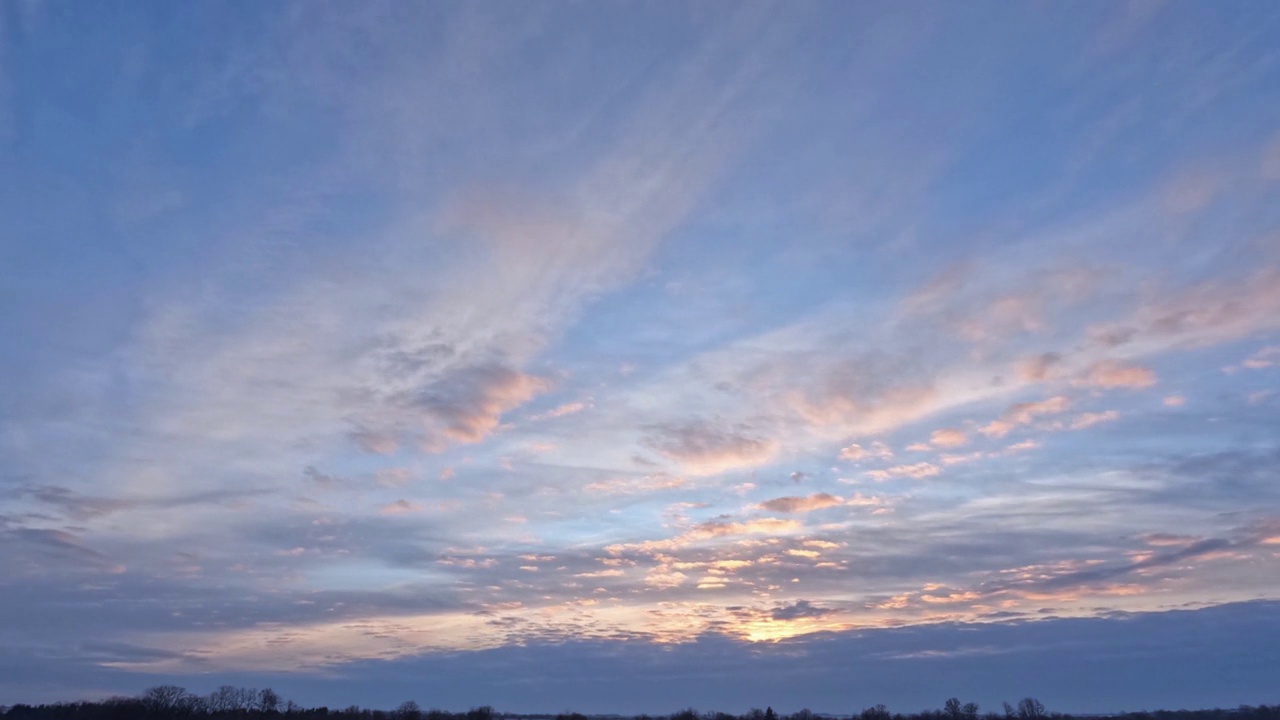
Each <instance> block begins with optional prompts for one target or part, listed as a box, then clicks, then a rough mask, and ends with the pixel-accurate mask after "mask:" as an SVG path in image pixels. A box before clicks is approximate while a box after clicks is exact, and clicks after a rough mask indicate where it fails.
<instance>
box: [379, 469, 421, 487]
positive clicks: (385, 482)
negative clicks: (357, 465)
mask: <svg viewBox="0 0 1280 720" xmlns="http://www.w3.org/2000/svg"><path fill="white" fill-rule="evenodd" d="M412 478H413V471H411V470H410V469H409V468H402V467H393V468H383V469H381V470H379V471H378V472H376V473H374V475H373V482H374V483H375V484H376V485H377V486H378V487H384V488H394V487H404V486H405V485H407V484H408V483H409V480H411V479H412Z"/></svg>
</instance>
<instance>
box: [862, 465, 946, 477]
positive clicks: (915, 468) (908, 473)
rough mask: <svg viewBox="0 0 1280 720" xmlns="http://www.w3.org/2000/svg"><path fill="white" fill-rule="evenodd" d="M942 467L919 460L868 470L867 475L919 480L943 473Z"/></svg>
mask: <svg viewBox="0 0 1280 720" xmlns="http://www.w3.org/2000/svg"><path fill="white" fill-rule="evenodd" d="M941 474H942V468H940V467H938V466H937V465H934V464H933V463H927V462H918V463H912V464H910V465H895V466H893V467H891V468H885V469H884V470H868V471H867V472H866V473H865V475H866V476H867V477H869V478H871V479H873V480H890V479H892V478H912V479H915V480H919V479H922V478H927V477H934V476H935V475H941Z"/></svg>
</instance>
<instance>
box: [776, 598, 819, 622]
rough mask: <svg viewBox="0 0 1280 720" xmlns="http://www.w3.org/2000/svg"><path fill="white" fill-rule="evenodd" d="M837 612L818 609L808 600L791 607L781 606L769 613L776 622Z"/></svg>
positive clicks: (793, 604)
mask: <svg viewBox="0 0 1280 720" xmlns="http://www.w3.org/2000/svg"><path fill="white" fill-rule="evenodd" d="M833 612H835V610H834V609H831V608H824V607H818V606H817V605H814V604H813V603H811V602H809V601H808V600H797V601H795V602H793V603H791V604H790V605H779V606H778V607H776V608H774V609H773V612H771V613H769V617H771V618H773V619H774V620H796V619H799V618H813V617H822V616H824V615H830V614H831V613H833Z"/></svg>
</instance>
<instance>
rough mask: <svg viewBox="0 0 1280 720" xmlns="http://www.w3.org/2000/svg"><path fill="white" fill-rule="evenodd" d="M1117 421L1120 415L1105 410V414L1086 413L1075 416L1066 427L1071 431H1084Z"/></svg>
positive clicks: (1113, 411)
mask: <svg viewBox="0 0 1280 720" xmlns="http://www.w3.org/2000/svg"><path fill="white" fill-rule="evenodd" d="M1118 419H1120V413H1118V412H1116V411H1115V410H1107V411H1105V412H1088V413H1082V414H1080V415H1077V416H1076V417H1075V418H1073V419H1072V420H1071V424H1070V425H1068V427H1069V428H1070V429H1072V430H1084V429H1085V428H1091V427H1093V426H1094V425H1100V424H1102V423H1108V422H1114V421H1115V420H1118Z"/></svg>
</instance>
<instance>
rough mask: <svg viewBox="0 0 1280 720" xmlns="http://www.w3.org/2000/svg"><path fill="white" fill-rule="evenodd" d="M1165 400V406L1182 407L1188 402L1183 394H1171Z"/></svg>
mask: <svg viewBox="0 0 1280 720" xmlns="http://www.w3.org/2000/svg"><path fill="white" fill-rule="evenodd" d="M1163 402H1164V406H1165V407H1182V406H1183V405H1186V404H1187V399H1186V398H1185V397H1183V396H1182V395H1170V396H1168V397H1166V398H1165V399H1164V401H1163Z"/></svg>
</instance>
